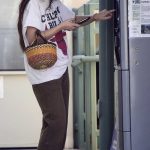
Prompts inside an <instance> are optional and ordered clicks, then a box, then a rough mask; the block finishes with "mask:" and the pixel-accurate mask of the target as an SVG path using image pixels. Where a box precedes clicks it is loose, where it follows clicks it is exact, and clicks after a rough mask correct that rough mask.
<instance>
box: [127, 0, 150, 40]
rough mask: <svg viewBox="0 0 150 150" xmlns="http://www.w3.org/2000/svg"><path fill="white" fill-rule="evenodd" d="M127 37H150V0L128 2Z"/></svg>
mask: <svg viewBox="0 0 150 150" xmlns="http://www.w3.org/2000/svg"><path fill="white" fill-rule="evenodd" d="M128 12H129V15H128V17H129V18H128V19H129V36H130V37H150V0H131V1H130V0H129V7H128Z"/></svg>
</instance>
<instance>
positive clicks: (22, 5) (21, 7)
mask: <svg viewBox="0 0 150 150" xmlns="http://www.w3.org/2000/svg"><path fill="white" fill-rule="evenodd" d="M29 1H30V0H22V1H21V2H20V5H19V16H18V24H17V28H18V33H19V42H20V46H21V48H22V50H24V48H25V44H24V40H23V34H22V21H23V15H24V10H25V8H26V6H27V5H28V3H29ZM53 1H54V0H50V1H49V7H51V4H52V3H53Z"/></svg>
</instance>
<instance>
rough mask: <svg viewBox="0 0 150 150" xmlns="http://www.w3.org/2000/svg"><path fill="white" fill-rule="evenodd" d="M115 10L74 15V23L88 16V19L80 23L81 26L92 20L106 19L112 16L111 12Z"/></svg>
mask: <svg viewBox="0 0 150 150" xmlns="http://www.w3.org/2000/svg"><path fill="white" fill-rule="evenodd" d="M114 11H115V10H106V9H104V10H102V11H100V12H99V13H95V14H93V15H90V16H76V17H75V23H78V22H80V21H82V20H84V19H85V18H88V17H90V19H88V20H87V21H86V22H84V23H82V24H80V25H82V26H85V25H88V24H90V23H92V22H93V21H104V20H108V19H111V18H112V15H113V12H114Z"/></svg>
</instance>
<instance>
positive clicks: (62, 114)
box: [18, 0, 113, 150]
mask: <svg viewBox="0 0 150 150" xmlns="http://www.w3.org/2000/svg"><path fill="white" fill-rule="evenodd" d="M112 12H113V10H111V11H107V10H103V11H101V12H100V13H97V14H94V15H92V16H90V18H89V20H88V21H87V22H86V23H83V25H87V24H89V23H91V22H93V21H100V20H107V19H110V18H111V17H112ZM84 18H85V16H75V14H74V12H72V11H71V10H69V9H68V8H67V7H66V6H65V5H63V4H62V3H61V2H60V0H22V1H21V3H20V7H19V18H18V32H19V36H20V45H21V48H22V49H23V50H24V48H25V47H27V46H29V45H30V44H31V43H32V42H33V41H34V40H35V38H36V31H37V29H38V30H40V31H41V34H42V35H43V36H44V37H45V38H46V39H47V40H51V41H52V42H54V43H55V44H56V45H57V57H58V60H57V62H56V63H55V65H53V66H52V67H51V68H48V69H43V70H36V69H33V68H32V67H30V66H29V64H28V62H27V58H26V55H24V64H25V70H26V73H27V76H28V78H29V80H30V82H31V84H32V87H33V91H34V94H35V96H36V98H37V101H38V103H39V105H40V108H41V111H42V114H43V126H42V129H41V136H40V140H39V145H38V150H63V148H64V144H65V140H66V131H67V120H68V99H69V78H68V70H67V66H68V55H67V50H68V49H67V45H66V32H65V31H66V30H69V31H72V30H74V29H76V28H78V27H80V25H79V24H78V23H77V22H80V21H81V20H82V19H84ZM86 18H87V17H86Z"/></svg>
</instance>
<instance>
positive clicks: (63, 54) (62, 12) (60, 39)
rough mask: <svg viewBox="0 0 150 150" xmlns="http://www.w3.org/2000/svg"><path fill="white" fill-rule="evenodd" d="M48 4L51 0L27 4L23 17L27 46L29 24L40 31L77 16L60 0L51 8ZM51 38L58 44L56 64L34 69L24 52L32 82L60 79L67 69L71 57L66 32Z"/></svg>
mask: <svg viewBox="0 0 150 150" xmlns="http://www.w3.org/2000/svg"><path fill="white" fill-rule="evenodd" d="M48 5H49V0H30V2H29V4H28V5H27V7H26V9H25V12H24V17H23V37H24V42H25V46H28V45H29V44H28V41H27V39H26V35H25V33H26V29H27V27H28V26H32V27H35V28H37V29H39V30H40V31H45V30H47V29H50V28H53V27H55V26H57V25H58V24H60V23H61V22H63V21H65V20H68V19H71V18H74V17H75V14H74V12H73V11H71V10H70V9H68V8H67V7H66V6H65V5H64V4H62V2H60V0H54V2H53V3H52V6H51V8H48ZM47 8H48V9H47ZM50 40H51V41H53V42H54V43H55V44H56V45H57V57H58V58H57V62H56V63H55V64H54V66H52V67H50V68H48V69H43V70H36V69H33V68H32V67H31V66H30V65H29V64H28V62H27V58H26V55H25V54H24V64H25V70H26V73H27V76H28V78H29V80H30V82H31V84H40V83H43V82H47V81H50V80H54V79H58V78H60V77H61V76H62V75H63V74H64V72H65V71H66V69H67V66H68V63H69V58H68V55H67V45H66V43H67V41H66V32H65V31H61V32H59V33H57V34H56V35H55V36H54V37H52V39H50Z"/></svg>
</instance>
